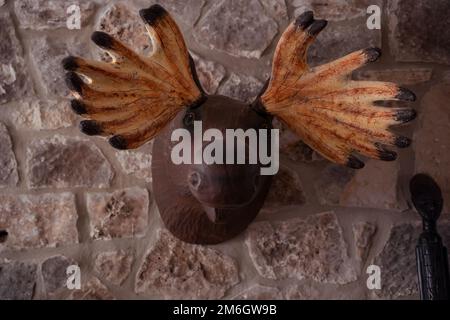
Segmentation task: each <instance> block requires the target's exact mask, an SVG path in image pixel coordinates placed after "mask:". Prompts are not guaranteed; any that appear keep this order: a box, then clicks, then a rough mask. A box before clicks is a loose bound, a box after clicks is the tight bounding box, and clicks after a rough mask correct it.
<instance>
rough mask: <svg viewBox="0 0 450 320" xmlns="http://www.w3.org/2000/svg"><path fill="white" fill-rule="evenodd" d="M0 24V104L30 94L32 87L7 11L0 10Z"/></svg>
mask: <svg viewBox="0 0 450 320" xmlns="http://www.w3.org/2000/svg"><path fill="white" fill-rule="evenodd" d="M0 26H2V27H1V28H0V39H2V41H1V43H0V104H3V103H5V102H9V101H11V100H13V99H19V98H22V97H23V96H25V95H28V94H30V93H31V92H32V89H31V81H30V79H29V75H28V74H27V72H26V70H25V62H24V60H23V50H22V45H21V44H20V42H19V40H18V39H17V36H16V32H15V30H14V25H13V22H12V20H11V17H10V15H9V14H8V13H7V12H0Z"/></svg>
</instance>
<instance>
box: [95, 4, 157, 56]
mask: <svg viewBox="0 0 450 320" xmlns="http://www.w3.org/2000/svg"><path fill="white" fill-rule="evenodd" d="M138 11H139V9H138V8H137V7H135V6H134V5H133V4H132V3H130V2H128V3H125V2H119V3H115V4H112V5H111V6H109V7H108V8H107V9H106V10H105V12H103V14H102V15H101V16H100V18H99V21H98V23H97V27H96V30H100V31H104V32H106V33H108V34H110V35H112V36H114V38H116V39H118V40H120V41H122V42H123V43H125V44H127V45H128V46H130V48H133V50H135V51H136V52H138V53H141V54H144V55H148V54H149V53H150V52H151V49H152V46H151V42H150V38H149V36H148V33H147V30H146V29H145V26H144V23H143V22H142V19H141V18H140V17H139V14H138ZM98 52H100V50H99V51H98ZM101 57H102V58H103V59H104V60H110V57H109V55H107V54H106V53H103V52H102V53H101Z"/></svg>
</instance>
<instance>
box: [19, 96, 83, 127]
mask: <svg viewBox="0 0 450 320" xmlns="http://www.w3.org/2000/svg"><path fill="white" fill-rule="evenodd" d="M11 118H12V120H13V122H14V124H15V125H16V126H17V127H19V128H24V129H32V130H55V129H59V128H66V127H71V126H73V124H74V123H75V119H76V116H75V113H73V112H70V111H69V106H68V105H67V102H61V101H46V102H44V101H38V100H32V101H24V102H23V103H21V104H20V106H19V107H18V108H17V109H16V110H14V112H13V114H12V115H11Z"/></svg>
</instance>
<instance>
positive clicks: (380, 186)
mask: <svg viewBox="0 0 450 320" xmlns="http://www.w3.org/2000/svg"><path fill="white" fill-rule="evenodd" d="M398 171H399V164H398V162H397V161H392V162H390V161H389V162H387V161H377V160H369V161H367V162H366V165H365V167H364V169H362V170H358V171H356V172H355V176H354V177H353V178H352V180H351V181H350V182H349V183H348V184H347V186H346V187H345V189H344V190H343V192H342V194H341V195H340V200H339V204H340V205H342V206H348V207H366V208H379V209H393V210H404V209H407V208H408V205H407V203H406V201H405V200H404V199H403V198H402V197H400V196H399V192H398V189H399V187H398Z"/></svg>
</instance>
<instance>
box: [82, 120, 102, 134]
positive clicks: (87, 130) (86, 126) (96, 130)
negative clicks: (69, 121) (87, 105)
mask: <svg viewBox="0 0 450 320" xmlns="http://www.w3.org/2000/svg"><path fill="white" fill-rule="evenodd" d="M80 130H81V132H83V133H84V134H87V135H88V136H95V135H99V134H101V133H102V128H101V126H100V125H99V124H98V123H97V122H95V121H93V120H83V121H81V122H80Z"/></svg>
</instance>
